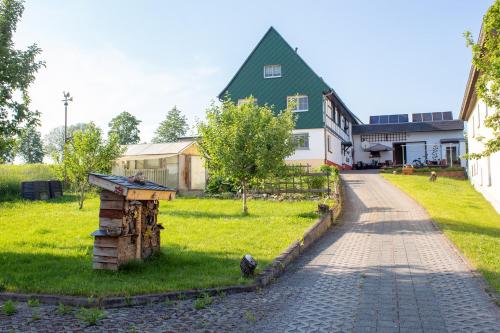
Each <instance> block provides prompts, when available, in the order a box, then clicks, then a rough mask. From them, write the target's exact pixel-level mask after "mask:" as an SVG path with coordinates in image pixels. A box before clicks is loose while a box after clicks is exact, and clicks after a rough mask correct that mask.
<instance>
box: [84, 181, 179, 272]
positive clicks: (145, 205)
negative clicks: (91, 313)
mask: <svg viewBox="0 0 500 333" xmlns="http://www.w3.org/2000/svg"><path fill="white" fill-rule="evenodd" d="M89 182H90V183H91V184H92V185H96V186H98V187H100V188H102V190H101V204H100V210H99V229H98V230H96V231H95V232H93V233H92V236H94V237H95V240H94V258H93V268H94V269H107V270H117V269H118V268H119V266H120V265H122V264H124V263H126V262H128V261H130V260H133V259H145V258H147V257H149V256H150V255H151V254H153V253H155V252H157V251H159V250H160V231H161V229H163V226H162V225H161V224H159V223H158V220H157V218H158V209H159V200H172V199H174V198H175V193H176V190H175V189H173V188H169V187H165V186H161V185H158V184H155V183H152V182H140V183H137V182H134V180H133V179H129V178H127V177H120V176H109V175H102V174H96V173H91V174H90V175H89Z"/></svg>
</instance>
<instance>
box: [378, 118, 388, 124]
mask: <svg viewBox="0 0 500 333" xmlns="http://www.w3.org/2000/svg"><path fill="white" fill-rule="evenodd" d="M380 123H381V124H387V123H389V116H380Z"/></svg>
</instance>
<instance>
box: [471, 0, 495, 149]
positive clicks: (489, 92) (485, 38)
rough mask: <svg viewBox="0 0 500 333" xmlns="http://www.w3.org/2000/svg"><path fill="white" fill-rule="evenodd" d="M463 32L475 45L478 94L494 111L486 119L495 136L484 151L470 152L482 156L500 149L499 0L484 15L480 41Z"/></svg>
mask: <svg viewBox="0 0 500 333" xmlns="http://www.w3.org/2000/svg"><path fill="white" fill-rule="evenodd" d="M464 35H465V38H466V40H467V46H470V47H471V48H472V63H473V65H474V67H475V68H476V70H478V71H479V76H478V79H477V82H476V92H477V95H478V97H479V98H481V99H482V100H483V101H484V102H485V103H486V105H488V106H489V107H490V108H492V109H494V110H495V111H494V112H493V114H492V115H491V116H489V117H488V118H486V120H485V122H484V123H485V126H486V127H489V128H491V129H492V132H493V138H491V139H489V140H486V141H484V150H483V152H481V153H479V154H468V157H469V158H472V159H479V158H481V157H485V156H489V155H491V154H493V153H494V152H497V151H500V114H499V112H500V0H495V2H494V3H493V5H492V6H491V7H490V8H489V9H488V11H487V12H486V15H484V18H483V26H482V36H481V38H480V39H479V41H478V42H477V43H474V40H473V38H472V34H471V33H470V32H468V31H467V32H465V34H464Z"/></svg>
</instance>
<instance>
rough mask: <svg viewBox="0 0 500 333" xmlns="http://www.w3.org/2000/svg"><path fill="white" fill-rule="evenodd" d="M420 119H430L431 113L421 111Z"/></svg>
mask: <svg viewBox="0 0 500 333" xmlns="http://www.w3.org/2000/svg"><path fill="white" fill-rule="evenodd" d="M422 121H432V113H430V112H426V113H422Z"/></svg>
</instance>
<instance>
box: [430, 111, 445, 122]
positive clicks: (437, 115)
mask: <svg viewBox="0 0 500 333" xmlns="http://www.w3.org/2000/svg"><path fill="white" fill-rule="evenodd" d="M440 120H443V113H442V112H433V113H432V121H440Z"/></svg>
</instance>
